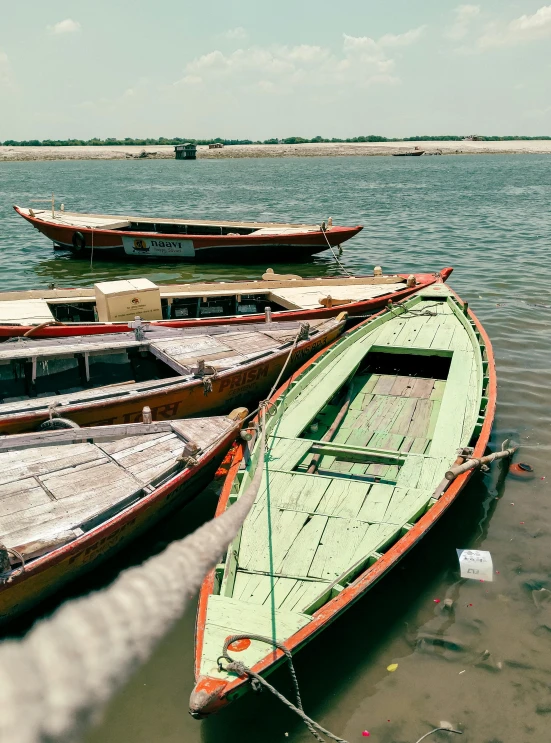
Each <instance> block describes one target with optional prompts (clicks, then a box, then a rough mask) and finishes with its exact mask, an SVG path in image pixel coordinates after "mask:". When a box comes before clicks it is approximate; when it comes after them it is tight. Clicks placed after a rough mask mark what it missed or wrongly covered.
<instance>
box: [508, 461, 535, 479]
mask: <svg viewBox="0 0 551 743" xmlns="http://www.w3.org/2000/svg"><path fill="white" fill-rule="evenodd" d="M509 474H510V475H511V476H512V477H514V478H515V479H517V480H533V479H534V477H535V476H536V475H535V472H534V468H533V467H532V465H530V464H526V462H514V463H513V464H511V465H510V466H509Z"/></svg>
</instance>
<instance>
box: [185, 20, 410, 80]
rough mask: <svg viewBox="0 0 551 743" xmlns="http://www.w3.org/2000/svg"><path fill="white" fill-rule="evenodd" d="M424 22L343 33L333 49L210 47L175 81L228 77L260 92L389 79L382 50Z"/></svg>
mask: <svg viewBox="0 0 551 743" xmlns="http://www.w3.org/2000/svg"><path fill="white" fill-rule="evenodd" d="M424 28H425V27H424V26H421V27H419V28H415V29H412V30H410V31H407V32H405V33H403V34H386V35H385V36H382V37H381V38H380V39H378V40H375V39H372V38H371V37H369V36H349V35H348V34H343V45H342V50H341V52H340V53H339V54H335V53H334V52H332V51H331V50H330V49H327V48H325V47H322V46H317V45H310V44H300V45H297V46H292V47H290V46H273V47H268V48H264V47H258V46H253V47H249V48H241V49H237V50H236V51H234V52H231V53H230V54H224V53H223V52H221V51H220V50H218V49H217V50H214V51H212V52H208V53H207V54H203V55H201V56H200V57H196V58H195V59H194V60H192V61H191V62H189V63H188V64H187V65H186V67H185V68H184V75H183V77H182V78H181V79H180V80H178V81H177V82H176V83H175V85H176V86H182V85H184V86H199V85H201V84H208V85H213V84H214V83H216V82H217V81H218V82H220V81H224V84H225V85H228V84H229V83H230V82H231V83H233V84H234V85H235V86H238V87H245V88H249V89H251V90H258V91H266V92H272V93H273V92H280V93H283V92H287V91H289V89H290V88H293V87H297V86H304V85H308V86H318V87H325V86H328V85H331V84H342V83H344V84H355V85H358V86H366V85H372V84H393V83H396V82H399V79H398V78H397V77H396V76H394V74H391V72H392V71H393V69H394V67H395V64H396V63H395V60H394V59H392V58H391V57H389V55H388V50H390V49H395V48H399V47H406V46H408V45H410V44H413V43H415V42H416V41H417V40H418V39H419V38H420V37H421V34H422V33H423V31H424Z"/></svg>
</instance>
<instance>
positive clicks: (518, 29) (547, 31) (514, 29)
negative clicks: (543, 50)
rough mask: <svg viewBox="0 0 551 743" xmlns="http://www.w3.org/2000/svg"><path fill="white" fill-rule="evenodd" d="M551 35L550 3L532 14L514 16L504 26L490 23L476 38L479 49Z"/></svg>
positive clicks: (519, 42)
mask: <svg viewBox="0 0 551 743" xmlns="http://www.w3.org/2000/svg"><path fill="white" fill-rule="evenodd" d="M547 36H551V5H544V6H542V7H541V8H539V10H537V11H536V12H535V13H533V14H532V15H522V16H520V17H519V18H515V19H514V20H512V21H511V22H510V23H508V24H507V25H506V26H505V27H503V26H500V25H499V24H496V23H494V24H491V25H490V26H488V27H487V29H486V32H485V33H484V34H483V35H482V36H481V37H480V38H479V39H478V46H479V48H480V49H489V48H491V47H496V46H512V45H515V44H522V43H525V42H529V41H534V40H537V39H543V38H545V37H547Z"/></svg>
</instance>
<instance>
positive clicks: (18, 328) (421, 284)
mask: <svg viewBox="0 0 551 743" xmlns="http://www.w3.org/2000/svg"><path fill="white" fill-rule="evenodd" d="M452 270H453V269H452V268H449V267H447V268H443V269H442V270H441V271H440V272H437V273H417V274H413V275H414V277H415V286H412V287H408V286H407V285H406V284H405V283H404V288H403V289H400V290H399V291H397V292H393V293H392V294H390V293H389V294H383V295H381V296H379V297H375V298H372V299H367V300H363V301H358V302H349V303H347V304H345V305H338V306H335V307H331V308H328V307H319V308H314V309H298V310H297V309H293V310H282V311H273V312H272V318H273V320H277V321H278V322H279V321H284V320H306V321H311V320H315V319H324V318H329V317H336V316H337V315H338V314H339V312H342V311H343V310H345V311H346V312H347V314H348V317H349V322H350V321H352V322H355V321H358V320H359V319H362V318H364V317H365V316H366V315H368V314H370V313H373V312H377V311H378V310H380V309H381V308H382V307H384V306H386V305H387V304H388V301H389V300H392V301H393V302H398V301H400V300H402V299H406V298H407V297H409V296H411V295H412V294H414V293H415V292H417V291H419V290H420V289H424V288H426V287H428V286H430V285H431V284H434V283H435V282H436V281H446V280H447V279H448V277H449V276H450V274H451V273H452ZM398 277H400V278H401V279H407V277H408V274H398ZM231 286H232V285H231V283H226V284H224V289H226V290H227V289H230V288H231ZM160 288H161V291H163V287H162V286H161V287H160ZM327 290H328V292H330V291H331V287H330V285H328V287H327ZM62 291H63V290H60V289H54V290H50V291H45V292H33V298H44V299H46V301H47V300H48V299H49V298H52V299H57V300H59V298H60V292H62ZM69 291H70V292H79V293H82V290H78V289H77V290H73V289H71V290H67V292H69ZM35 295H36V296H35ZM18 296H19V293H10V294H9V297H10V298H12V297H13V298H17V297H18ZM67 301H68V302H71V301H72V297H71V294H69V293H68V294H67ZM0 309H1V298H0ZM264 319H265V316H264V315H263V314H259V313H255V314H250V315H239V316H235V315H231V316H226V315H217V316H216V317H210V318H206V317H205V318H192V319H187V320H185V319H181V320H154V321H152V322H151V326H159V327H166V328H192V327H209V326H212V325H219V324H220V323H221V322H223V323H224V324H228V325H246V324H250V323H259V322H263V321H264ZM127 331H128V323H127V322H111V323H107V322H80V323H79V322H72V323H59V324H53V323H44V324H40V325H29V324H23V323H22V324H17V325H15V324H0V340H1V339H5V338H16V337H20V336H23V335H27V336H32V337H33V338H63V337H69V336H77V335H96V334H104V333H124V332H127Z"/></svg>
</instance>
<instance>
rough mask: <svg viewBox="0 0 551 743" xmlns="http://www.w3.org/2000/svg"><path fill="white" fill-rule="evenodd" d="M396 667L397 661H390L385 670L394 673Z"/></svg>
mask: <svg viewBox="0 0 551 743" xmlns="http://www.w3.org/2000/svg"><path fill="white" fill-rule="evenodd" d="M397 668H398V663H391V664H390V665H389V666H387V667H386V670H387V671H390V673H394V671H395V670H396V669H397Z"/></svg>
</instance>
